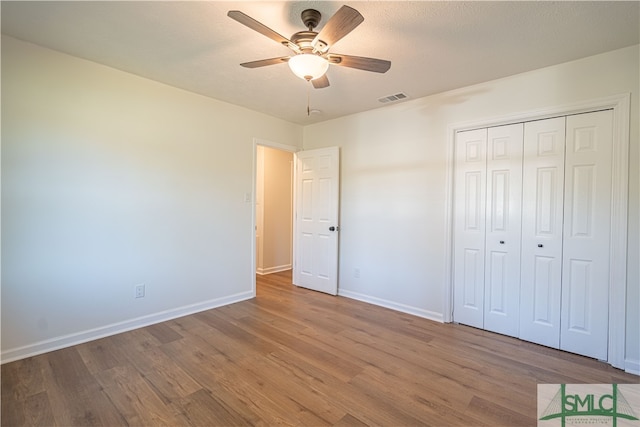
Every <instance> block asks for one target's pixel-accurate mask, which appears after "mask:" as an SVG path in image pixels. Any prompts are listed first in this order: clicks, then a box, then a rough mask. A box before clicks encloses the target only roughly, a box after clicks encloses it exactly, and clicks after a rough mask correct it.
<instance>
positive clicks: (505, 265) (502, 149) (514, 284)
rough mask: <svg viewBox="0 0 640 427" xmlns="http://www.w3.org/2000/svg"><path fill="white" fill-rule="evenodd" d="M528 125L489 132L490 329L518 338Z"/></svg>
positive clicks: (487, 280) (487, 285) (487, 320)
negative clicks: (524, 144)
mask: <svg viewBox="0 0 640 427" xmlns="http://www.w3.org/2000/svg"><path fill="white" fill-rule="evenodd" d="M523 131H524V125H523V124H522V123H518V124H513V125H508V126H498V127H493V128H489V130H488V136H487V178H486V179H487V204H486V226H485V229H486V237H485V267H484V274H485V276H484V277H485V280H484V328H485V329H487V330H489V331H493V332H498V333H501V334H505V335H511V336H518V323H519V312H520V237H521V236H520V233H521V216H522V213H521V207H522V206H521V205H522V138H523Z"/></svg>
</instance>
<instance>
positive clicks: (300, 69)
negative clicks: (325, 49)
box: [289, 53, 329, 81]
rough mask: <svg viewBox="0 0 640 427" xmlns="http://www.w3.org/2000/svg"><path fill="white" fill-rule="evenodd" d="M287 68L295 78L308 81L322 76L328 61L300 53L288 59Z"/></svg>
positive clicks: (314, 55)
mask: <svg viewBox="0 0 640 427" xmlns="http://www.w3.org/2000/svg"><path fill="white" fill-rule="evenodd" d="M289 68H291V71H293V74H295V75H296V76H298V77H300V78H301V79H303V80H307V81H309V80H314V79H317V78H319V77H322V76H324V73H326V72H327V70H328V69H329V61H327V60H326V59H324V58H323V57H321V56H319V55H316V54H313V53H301V54H299V55H295V56H293V57H291V58H290V59H289Z"/></svg>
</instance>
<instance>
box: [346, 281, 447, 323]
mask: <svg viewBox="0 0 640 427" xmlns="http://www.w3.org/2000/svg"><path fill="white" fill-rule="evenodd" d="M338 295H340V296H342V297H346V298H351V299H355V300H358V301H362V302H366V303H369V304H373V305H378V306H380V307H384V308H389V309H391V310H396V311H401V312H403V313H407V314H412V315H414V316H418V317H423V318H425V319H429V320H433V321H435V322H440V323H444V318H443V316H442V313H436V312H433V311H428V310H424V309H422V308H417V307H412V306H410V305H405V304H400V303H397V302H394V301H389V300H385V299H382V298H377V297H372V296H369V295H364V294H360V293H358V292H352V291H348V290H345V289H340V288H338Z"/></svg>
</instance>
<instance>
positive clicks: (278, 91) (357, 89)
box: [1, 1, 640, 124]
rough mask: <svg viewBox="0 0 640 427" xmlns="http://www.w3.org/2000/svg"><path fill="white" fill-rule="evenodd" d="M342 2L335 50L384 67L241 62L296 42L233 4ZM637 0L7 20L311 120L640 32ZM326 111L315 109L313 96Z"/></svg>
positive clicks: (39, 9) (132, 11)
mask: <svg viewBox="0 0 640 427" xmlns="http://www.w3.org/2000/svg"><path fill="white" fill-rule="evenodd" d="M342 4H348V5H349V6H351V7H353V8H355V9H357V10H359V11H360V13H361V14H362V15H363V16H364V18H365V20H364V22H363V23H362V24H361V25H360V26H359V27H357V28H356V29H355V30H354V31H353V32H352V33H350V34H349V35H347V36H346V37H345V38H343V39H342V40H340V41H338V42H337V43H336V44H335V45H334V46H333V47H332V48H331V51H332V52H338V53H342V54H349V55H356V56H369V57H374V58H381V59H388V60H390V61H391V62H392V65H391V69H390V70H389V71H388V72H387V73H386V74H377V73H370V72H365V71H360V70H355V69H350V68H345V67H338V66H331V68H330V69H329V71H328V77H329V80H330V82H331V86H330V87H328V88H325V89H312V88H311V89H309V86H310V85H309V84H308V83H306V82H305V81H303V80H301V79H299V78H297V77H295V76H294V75H293V74H292V73H291V71H290V70H289V69H288V67H287V65H286V64H278V65H273V66H269V67H263V68H258V69H246V68H243V67H240V66H239V65H238V64H240V63H241V62H247V61H253V60H257V59H264V58H272V57H277V56H285V55H288V54H289V53H290V51H289V50H288V49H287V48H285V47H283V46H281V45H278V44H277V43H276V42H274V41H273V40H270V39H268V38H267V37H264V36H263V35H261V34H259V33H257V32H254V31H252V30H250V29H249V28H247V27H245V26H243V25H241V24H239V23H238V22H236V21H234V20H232V19H230V18H228V17H227V16H226V14H227V11H229V10H234V9H235V10H240V11H243V12H244V13H246V14H248V15H250V16H252V17H253V18H255V19H256V20H258V21H260V22H262V23H263V24H265V25H266V26H268V27H270V28H272V29H273V30H275V31H276V32H278V33H280V34H282V35H284V36H286V37H289V36H291V34H293V33H295V32H296V31H301V30H303V29H304V26H303V24H302V21H301V20H300V13H301V12H302V10H304V9H307V8H314V9H317V10H319V11H320V12H321V13H322V15H323V20H322V21H321V22H320V25H319V26H318V28H317V30H320V29H321V28H322V25H323V24H324V23H325V22H326V21H327V20H328V18H329V17H330V16H331V15H333V14H334V13H335V12H336V11H337V10H338V9H339V8H340V6H342ZM639 5H640V3H639V2H637V1H634V2H619V1H613V2H573V1H572V2H546V1H540V2H523V1H513V2H484V1H481V2H447V1H437V2H429V1H417V2H406V1H391V2H388V1H367V2H333V1H293V2H267V1H258V2H253V1H240V2H220V1H213V2H191V1H178V2H137V1H132V2H117V1H106V2H84V1H79V2H56V1H45V2H7V1H3V2H2V4H1V13H2V32H3V33H4V34H7V35H10V36H13V37H15V38H18V39H21V40H25V41H29V42H32V43H35V44H38V45H41V46H45V47H48V48H51V49H55V50H58V51H61V52H65V53H68V54H71V55H74V56H77V57H81V58H85V59H88V60H91V61H95V62H98V63H101V64H105V65H108V66H110V67H113V68H117V69H120V70H123V71H127V72H130V73H133V74H137V75H140V76H143V77H147V78H150V79H153V80H157V81H159V82H163V83H166V84H168V85H171V86H175V87H179V88H182V89H186V90H189V91H192V92H196V93H199V94H202V95H205V96H209V97H212V98H216V99H219V100H222V101H226V102H229V103H232V104H236V105H240V106H244V107H246V108H250V109H252V110H256V111H261V112H264V113H266V114H269V115H272V116H275V117H279V118H282V119H285V120H288V121H290V122H294V123H299V124H309V123H315V122H319V121H324V120H328V119H332V118H335V117H340V116H344V115H348V114H352V113H356V112H360V111H366V110H370V109H374V108H378V107H381V106H383V105H384V104H381V103H380V102H379V101H378V98H380V97H384V96H387V95H392V94H395V93H398V92H404V93H406V94H407V95H408V96H409V97H410V98H419V97H423V96H427V95H431V94H434V93H439V92H443V91H446V90H450V89H454V88H458V87H463V86H468V85H471V84H474V83H480V82H484V81H488V80H493V79H496V78H500V77H505V76H509V75H513V74H517V73H520V72H524V71H528V70H533V69H536V68H541V67H545V66H549V65H553V64H558V63H562V62H566V61H570V60H574V59H578V58H582V57H586V56H590V55H594V54H598V53H602V52H606V51H610V50H614V49H618V48H622V47H626V46H631V45H634V44H638V43H639V42H640V29H639V16H640V9H639ZM308 95H310V106H311V108H312V109H317V110H320V112H319V113H317V114H312V115H310V116H308V115H307V99H308V98H307V97H308Z"/></svg>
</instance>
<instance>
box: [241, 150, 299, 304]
mask: <svg viewBox="0 0 640 427" xmlns="http://www.w3.org/2000/svg"><path fill="white" fill-rule="evenodd" d="M258 145H261V146H263V147H269V148H275V149H276V150H281V151H287V152H290V153H294V154H295V153H297V152H298V151H301V150H302V149H301V148H300V147H296V146H295V145H286V144H280V143H278V142H273V141H269V140H266V139H260V138H253V153H252V154H253V160H252V174H251V176H252V178H251V198H250V200H246V199H245V201H246V202H250V203H251V282H250V283H251V293H252V295H253V297H255V296H256V261H257V260H256V226H257V221H256V191H257V189H256V180H257V178H258ZM294 209H295V206H292V212H293V210H294ZM292 239H295V236H293V237H292Z"/></svg>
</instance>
